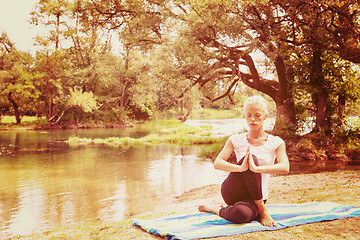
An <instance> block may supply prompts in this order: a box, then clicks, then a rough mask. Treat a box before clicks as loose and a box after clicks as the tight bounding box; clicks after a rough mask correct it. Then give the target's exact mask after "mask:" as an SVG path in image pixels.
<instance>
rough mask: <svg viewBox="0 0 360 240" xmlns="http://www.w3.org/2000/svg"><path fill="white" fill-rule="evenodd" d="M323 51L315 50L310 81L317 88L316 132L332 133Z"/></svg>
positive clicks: (315, 97)
mask: <svg viewBox="0 0 360 240" xmlns="http://www.w3.org/2000/svg"><path fill="white" fill-rule="evenodd" d="M321 54H322V52H321V50H318V49H315V50H314V52H313V61H312V67H311V74H310V81H311V84H312V85H313V86H314V87H315V89H316V93H315V96H314V100H315V104H316V124H315V128H314V130H313V131H314V132H324V133H326V134H330V133H331V127H330V121H329V119H328V108H327V102H328V92H327V90H326V83H325V81H324V76H323V71H322V60H321Z"/></svg>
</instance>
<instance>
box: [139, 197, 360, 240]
mask: <svg viewBox="0 0 360 240" xmlns="http://www.w3.org/2000/svg"><path fill="white" fill-rule="evenodd" d="M267 208H268V210H269V212H270V214H271V216H272V218H273V219H274V220H275V222H276V224H277V227H264V226H262V225H261V224H260V222H258V221H252V222H250V223H244V224H235V223H232V222H229V221H227V220H224V219H222V218H220V217H218V216H217V215H215V214H211V213H199V212H196V213H183V214H174V215H170V216H166V217H160V218H155V219H150V220H144V219H133V224H134V225H135V226H137V227H140V228H142V229H143V230H145V231H147V232H149V233H151V234H154V235H156V236H162V237H165V238H166V239H167V240H175V239H200V238H210V237H221V236H231V235H238V234H244V233H250V232H256V231H273V230H279V229H283V228H287V227H293V226H297V225H301V224H307V223H314V222H321V221H329V220H335V219H342V218H348V217H360V208H357V207H355V206H343V205H339V204H337V203H332V202H310V203H303V204H276V205H267Z"/></svg>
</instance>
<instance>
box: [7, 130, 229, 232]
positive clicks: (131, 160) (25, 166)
mask: <svg viewBox="0 0 360 240" xmlns="http://www.w3.org/2000/svg"><path fill="white" fill-rule="evenodd" d="M106 131H107V130H106ZM113 131H114V130H113ZM83 133H84V135H85V132H83ZM70 134H73V133H70V132H69V133H67V135H68V136H69V135H70ZM86 134H89V133H86ZM91 134H92V133H91ZM103 134H106V133H103ZM65 138H67V136H66V134H64V132H49V133H46V132H36V131H20V132H10V131H9V132H0V140H1V144H2V145H3V146H4V145H6V146H7V148H8V149H9V150H11V151H12V153H11V154H3V155H2V156H1V159H0V212H1V214H0V238H3V237H9V236H12V235H19V234H28V233H32V232H39V231H45V230H48V229H53V228H56V227H61V226H67V225H71V224H78V223H81V222H91V221H98V220H100V221H116V220H120V219H124V218H126V217H129V216H132V215H135V214H139V213H142V212H145V211H148V210H149V209H148V208H149V207H151V208H152V209H156V208H160V207H162V206H163V205H166V204H167V203H169V202H170V201H171V200H172V197H174V196H176V195H179V194H181V193H183V192H184V191H187V190H190V189H192V188H194V187H198V186H203V185H206V184H211V183H216V182H219V181H220V180H219V179H222V178H223V173H220V172H214V171H213V168H212V163H211V161H209V160H203V159H200V158H198V157H197V153H198V152H200V151H201V148H202V147H201V146H198V147H197V146H194V147H186V148H184V147H179V146H173V145H170V146H167V145H158V146H143V147H138V148H130V149H128V150H126V151H125V150H121V148H111V147H106V146H101V145H96V146H95V145H91V146H86V147H84V146H80V147H75V148H71V147H69V146H68V145H67V144H64V143H63V142H62V141H59V139H65ZM9 146H10V147H9ZM14 146H18V147H17V149H15V148H14ZM35 153H36V154H35Z"/></svg>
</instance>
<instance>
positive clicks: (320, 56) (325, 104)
mask: <svg viewBox="0 0 360 240" xmlns="http://www.w3.org/2000/svg"><path fill="white" fill-rule="evenodd" d="M359 16H360V7H359V4H358V3H357V1H352V0H344V1H335V0H331V1H325V0H316V1H303V0H295V1H294V0H292V1H283V0H282V1H279V0H262V1H253V0H230V1H229V0H227V1H225V0H199V1H193V0H169V1H168V0H165V1H157V0H151V1H137V0H123V1H119V0H105V1H100V0H77V1H69V0H39V2H38V4H37V5H36V6H35V7H34V10H33V12H32V13H31V16H30V22H31V23H32V24H34V25H41V26H46V28H47V29H48V33H47V34H45V35H43V36H40V35H39V36H37V38H36V39H35V42H34V46H37V49H38V50H37V52H36V54H34V55H33V56H31V55H30V54H29V53H26V52H20V51H18V50H16V48H15V46H14V44H13V43H11V41H10V40H9V39H8V37H7V35H6V33H2V35H1V39H0V47H1V48H0V51H1V52H0V61H1V63H2V64H1V69H0V79H1V81H2V82H3V84H2V85H1V88H0V103H1V109H0V110H1V111H2V113H3V114H5V113H9V112H13V113H14V114H15V115H17V116H18V117H17V119H18V120H19V121H18V122H20V121H21V116H22V115H24V114H36V115H38V116H46V118H47V120H48V122H49V123H50V124H55V123H60V122H63V121H71V120H73V121H75V119H76V121H82V120H91V121H94V122H97V121H110V122H111V121H122V120H124V119H125V118H137V119H146V118H149V117H151V116H152V115H153V114H154V113H155V112H158V111H168V110H170V109H173V108H178V109H179V118H181V119H182V120H185V119H186V118H187V117H188V116H189V114H191V112H192V111H193V110H194V109H196V108H200V107H204V106H206V107H215V106H216V107H217V108H219V107H220V108H228V107H229V106H234V105H236V104H241V103H239V102H241V99H243V98H244V95H247V94H248V90H247V89H254V90H256V91H258V92H260V93H261V94H263V95H264V96H267V97H268V98H269V99H272V100H273V101H274V103H275V104H276V126H275V129H276V130H284V129H286V130H287V131H288V130H289V129H290V131H292V132H296V131H297V130H298V129H299V127H300V126H301V121H303V119H304V118H305V117H309V116H313V117H314V118H315V120H316V127H315V129H314V130H315V131H320V132H324V133H327V134H331V133H338V132H342V131H343V130H344V129H346V126H345V123H346V122H345V116H348V115H349V114H358V111H359V110H358V109H357V103H358V101H359V97H360V93H359V91H360V90H359V89H360V87H359V81H358V79H359V74H358V71H357V70H358V64H359V63H360V42H359V41H360V25H359V23H360V21H359V20H360V19H359ZM81 99H84V100H81ZM85 99H86V100H85Z"/></svg>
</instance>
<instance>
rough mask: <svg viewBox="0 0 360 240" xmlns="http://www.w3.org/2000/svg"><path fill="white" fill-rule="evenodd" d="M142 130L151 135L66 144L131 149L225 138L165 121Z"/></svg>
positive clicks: (71, 140)
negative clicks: (132, 147) (131, 147)
mask: <svg viewBox="0 0 360 240" xmlns="http://www.w3.org/2000/svg"><path fill="white" fill-rule="evenodd" d="M141 128H142V129H145V130H149V131H151V132H154V133H151V134H149V135H146V136H144V137H140V138H132V137H110V138H105V139H102V138H80V137H77V136H73V137H70V138H69V139H68V140H67V141H66V142H68V143H69V144H70V145H72V146H76V145H86V144H105V145H108V146H120V147H124V148H126V147H130V146H139V145H142V144H180V145H189V144H212V143H217V142H221V141H224V138H218V137H213V136H212V133H211V130H212V127H211V126H200V127H199V128H198V127H194V126H190V125H187V124H184V123H180V122H179V121H173V120H166V121H165V120H164V121H154V122H146V123H144V124H142V125H141Z"/></svg>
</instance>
